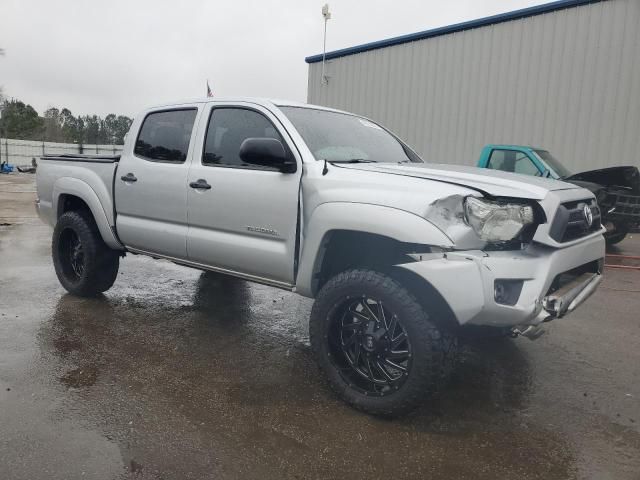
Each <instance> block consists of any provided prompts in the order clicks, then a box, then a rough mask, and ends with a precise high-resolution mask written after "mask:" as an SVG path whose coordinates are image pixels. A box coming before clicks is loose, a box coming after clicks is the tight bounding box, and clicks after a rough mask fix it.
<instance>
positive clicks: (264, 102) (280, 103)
mask: <svg viewBox="0 0 640 480" xmlns="http://www.w3.org/2000/svg"><path fill="white" fill-rule="evenodd" d="M211 102H215V103H253V104H256V105H261V106H263V107H267V108H268V107H273V106H275V107H299V108H313V109H315V110H326V111H330V112H339V113H349V112H344V111H343V110H337V109H335V108H329V107H323V106H321V105H313V104H310V103H303V102H296V101H292V100H281V99H270V98H263V97H200V98H192V99H184V100H178V101H173V102H165V103H160V104H156V105H153V106H151V107H149V108H147V110H153V109H158V108H169V107H179V106H182V105H193V104H194V103H211Z"/></svg>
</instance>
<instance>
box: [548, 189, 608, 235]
mask: <svg viewBox="0 0 640 480" xmlns="http://www.w3.org/2000/svg"><path fill="white" fill-rule="evenodd" d="M585 206H588V207H589V210H590V211H591V216H592V222H591V225H589V223H588V221H587V215H586V214H585ZM600 226H601V219H600V209H599V208H598V205H597V204H596V201H595V200H593V199H585V200H577V201H573V202H566V203H563V204H562V205H560V207H558V211H557V212H556V215H555V217H554V218H553V222H552V223H551V228H550V229H549V236H551V238H553V239H554V240H555V241H556V242H570V241H571V240H576V239H578V238H582V237H585V236H587V235H589V234H591V233H593V232H597V231H598V230H600Z"/></svg>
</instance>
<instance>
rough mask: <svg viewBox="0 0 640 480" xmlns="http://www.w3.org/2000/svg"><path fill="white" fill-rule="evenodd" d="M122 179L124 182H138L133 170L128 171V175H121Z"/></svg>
mask: <svg viewBox="0 0 640 480" xmlns="http://www.w3.org/2000/svg"><path fill="white" fill-rule="evenodd" d="M120 180H122V181H123V182H137V181H138V179H137V178H136V176H135V175H134V174H133V173H131V172H129V173H127V174H126V175H123V176H121V177H120Z"/></svg>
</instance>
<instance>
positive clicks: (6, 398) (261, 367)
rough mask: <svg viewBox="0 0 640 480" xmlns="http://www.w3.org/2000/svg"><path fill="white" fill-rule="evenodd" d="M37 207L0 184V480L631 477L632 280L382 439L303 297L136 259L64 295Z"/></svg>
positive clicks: (638, 466) (464, 370)
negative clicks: (95, 293)
mask: <svg viewBox="0 0 640 480" xmlns="http://www.w3.org/2000/svg"><path fill="white" fill-rule="evenodd" d="M34 198H35V187H34V176H33V175H10V176H5V175H3V176H0V224H3V226H0V426H1V429H0V478H12V479H20V478H24V479H33V478H47V479H57V478H60V479H62V478H81V477H82V478H105V479H111V478H130V477H131V478H149V479H155V478H165V479H168V478H194V479H196V478H197V479H200V478H353V479H355V478H368V479H371V478H378V477H381V476H383V475H385V474H390V475H393V476H395V477H397V478H432V479H438V478H443V479H444V478H473V479H479V478H480V479H482V478H487V479H496V478H504V479H512V478H523V479H529V478H531V479H533V478H540V479H543V478H544V479H565V478H597V479H607V478H611V479H616V480H617V479H637V478H638V472H640V378H639V376H640V375H639V369H638V364H639V359H640V354H639V352H640V320H639V315H638V312H639V311H640V295H639V293H640V272H638V271H622V270H613V269H608V270H607V271H606V275H605V279H604V282H603V284H602V286H601V287H600V289H599V290H598V291H597V292H596V294H595V295H594V296H593V297H592V298H591V299H589V300H588V303H587V304H586V305H585V306H583V307H582V308H581V309H579V310H578V311H577V312H576V313H575V314H573V315H572V316H570V317H568V318H565V319H562V320H558V321H556V322H552V323H551V324H550V325H549V328H548V333H547V334H546V335H544V336H543V337H542V338H540V339H539V340H537V341H535V342H530V341H528V340H525V339H517V340H507V341H504V342H486V341H485V342H477V343H474V344H473V345H470V346H468V347H466V348H465V350H464V354H463V356H462V359H461V362H460V364H459V365H458V366H457V368H456V370H455V372H454V375H453V378H452V380H451V382H450V384H449V385H448V387H447V388H446V389H445V390H444V391H443V392H442V394H441V395H439V396H438V397H436V398H434V399H432V400H430V401H429V402H427V404H426V405H425V406H424V407H422V408H421V409H420V410H418V411H417V412H416V413H415V414H413V415H411V416H408V417H406V418H403V419H400V420H393V421H388V420H381V419H376V418H372V417H369V416H367V415H364V414H360V413H358V412H356V411H354V410H353V409H351V408H349V407H348V406H346V405H345V404H343V403H342V402H341V401H339V400H337V399H335V398H334V397H333V396H332V395H331V393H330V391H329V388H328V387H327V386H326V385H325V384H324V383H323V382H322V380H321V377H320V375H318V374H317V373H316V370H315V369H316V367H315V365H314V363H313V361H312V359H311V353H310V351H309V347H308V338H307V320H308V315H309V309H310V302H309V301H307V300H305V299H302V298H301V297H298V296H295V295H293V294H290V293H287V292H284V291H280V290H275V289H272V288H269V287H265V286H260V285H253V284H249V283H246V282H244V281H241V280H234V279H228V278H222V277H219V276H216V275H212V274H205V273H201V272H199V271H195V270H190V269H187V268H183V267H179V266H176V265H173V264H171V263H168V262H155V261H152V260H150V259H147V258H144V257H139V256H133V255H129V256H127V258H126V259H125V260H124V261H123V262H122V264H121V273H120V275H119V277H118V280H117V281H116V284H115V285H114V287H113V288H112V289H111V290H110V291H109V292H108V293H107V294H105V295H103V296H100V297H98V298H95V299H80V298H75V297H72V296H70V295H68V294H67V293H66V292H65V291H64V290H63V288H62V287H61V286H60V285H59V283H58V281H57V279H56V276H55V273H54V271H53V267H52V264H51V259H50V236H51V230H50V229H49V227H47V226H44V225H42V224H41V223H40V222H39V220H38V219H37V218H36V217H35V211H34V208H33V200H34ZM4 224H9V225H4ZM619 247H620V248H619V249H617V251H616V253H622V252H626V253H629V254H633V255H640V235H636V236H635V238H631V239H627V240H625V241H624V242H623V243H622V244H620V246H619Z"/></svg>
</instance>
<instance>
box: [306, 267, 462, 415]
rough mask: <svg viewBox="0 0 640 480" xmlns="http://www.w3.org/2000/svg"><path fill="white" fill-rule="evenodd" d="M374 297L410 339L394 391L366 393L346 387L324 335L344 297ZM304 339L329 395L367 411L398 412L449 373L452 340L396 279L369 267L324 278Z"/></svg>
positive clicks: (422, 397)
mask: <svg viewBox="0 0 640 480" xmlns="http://www.w3.org/2000/svg"><path fill="white" fill-rule="evenodd" d="M363 295H365V296H367V297H369V298H376V299H379V300H380V301H381V302H383V304H384V305H385V306H388V307H389V308H390V310H391V311H393V312H394V313H395V314H396V315H397V317H398V319H399V321H400V322H401V323H402V326H403V328H404V330H405V331H406V335H407V337H408V338H409V341H410V343H411V350H412V359H411V361H412V365H411V368H410V370H409V372H408V376H407V378H406V380H405V381H404V383H403V384H402V385H401V386H400V387H399V389H398V390H396V391H394V392H393V393H390V394H388V395H386V396H378V397H376V396H371V395H370V394H365V393H362V391H361V390H359V389H357V388H354V387H353V386H352V385H350V383H349V381H348V380H347V379H345V377H344V375H342V374H341V373H340V369H339V368H338V365H337V364H336V362H335V359H333V358H332V355H333V356H335V355H336V354H335V353H332V348H331V345H330V340H329V338H330V337H329V334H330V331H331V325H332V322H334V321H335V316H336V315H337V312H338V311H339V309H340V308H341V305H344V303H345V302H347V301H349V300H348V299H350V298H357V297H362V296H363ZM309 337H310V341H311V348H312V351H313V354H314V356H315V359H316V361H317V363H318V365H319V367H320V369H321V370H322V371H323V373H324V374H325V375H326V377H327V378H328V381H329V385H330V386H331V388H332V389H333V390H334V391H335V393H336V394H337V395H338V396H339V397H340V398H342V399H343V400H344V401H346V402H347V403H349V404H350V405H352V406H353V407H354V408H356V409H358V410H361V411H364V412H366V413H369V414H373V415H382V416H390V417H393V416H399V415H404V414H406V413H408V412H410V411H412V410H414V409H415V408H416V407H418V406H419V405H420V404H422V403H423V402H424V400H425V399H426V398H427V397H428V396H429V395H430V394H432V393H434V392H436V391H437V390H438V388H439V387H440V385H441V383H442V381H443V379H444V378H445V376H446V374H447V373H448V371H449V365H448V364H447V363H448V360H449V359H451V358H452V356H451V353H452V345H453V350H455V344H456V342H455V340H453V341H452V337H451V336H449V335H443V333H442V332H441V331H440V330H439V329H438V328H436V326H435V325H434V323H433V322H431V321H430V320H429V315H428V314H427V312H426V311H425V309H424V308H423V307H422V306H421V304H420V303H419V302H418V300H417V299H416V298H415V297H414V296H413V295H412V294H411V293H410V292H409V291H408V290H407V289H406V288H405V287H403V286H402V285H401V284H400V283H399V282H398V281H396V280H394V279H393V278H391V277H389V276H387V275H385V274H383V273H380V272H376V271H372V270H365V269H354V270H347V271H345V272H343V273H340V274H338V275H336V276H335V277H333V278H332V279H330V280H329V281H328V282H327V283H326V284H325V285H324V286H323V287H322V289H321V290H320V292H319V293H318V295H317V297H316V300H315V303H314V305H313V308H312V310H311V318H310V321H309Z"/></svg>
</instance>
